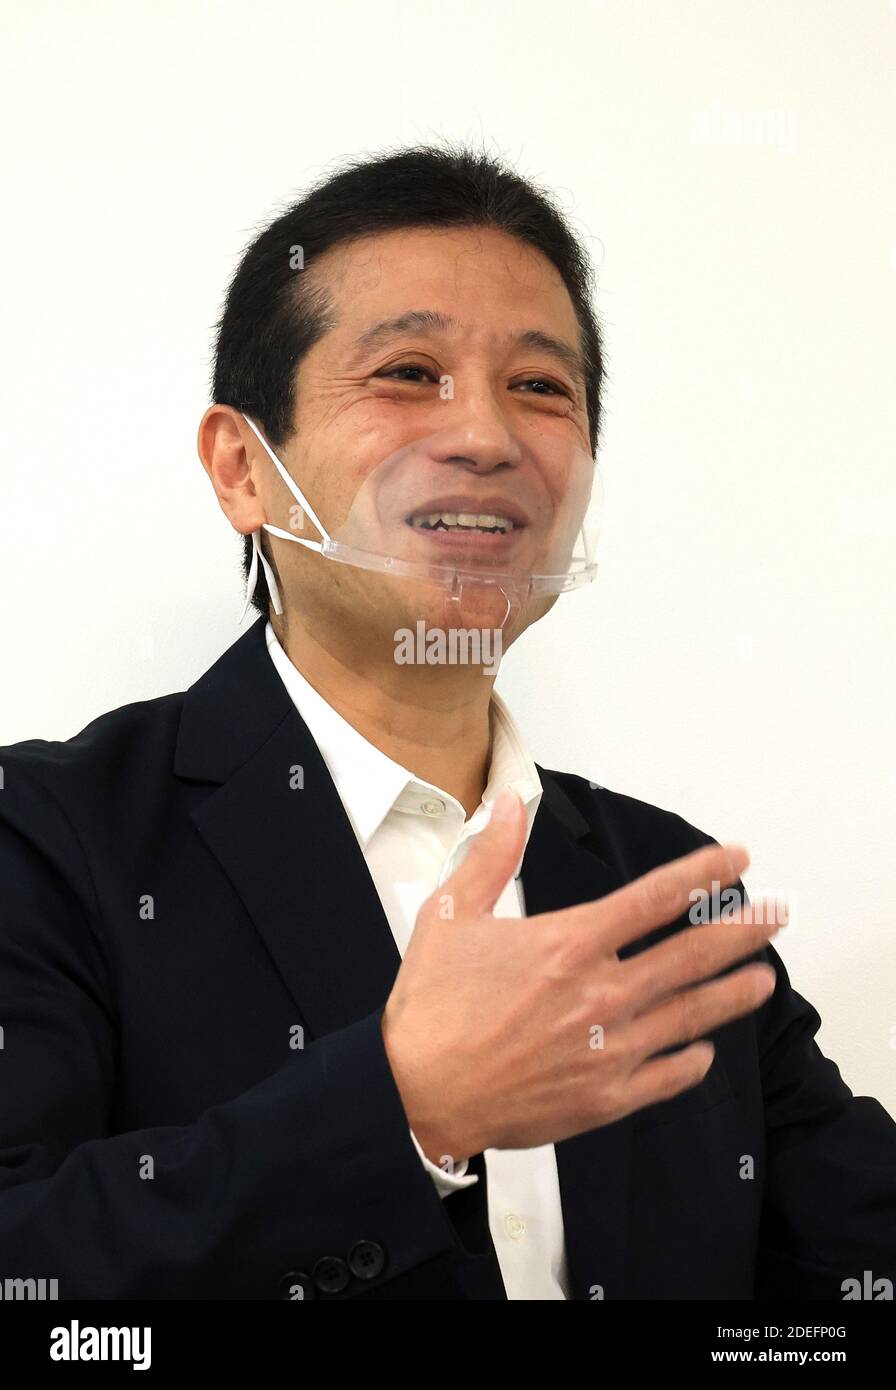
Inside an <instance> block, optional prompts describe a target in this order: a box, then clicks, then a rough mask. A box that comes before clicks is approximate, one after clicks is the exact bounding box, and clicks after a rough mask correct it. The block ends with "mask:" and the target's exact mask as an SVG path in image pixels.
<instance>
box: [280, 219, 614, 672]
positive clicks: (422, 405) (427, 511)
mask: <svg viewBox="0 0 896 1390" xmlns="http://www.w3.org/2000/svg"><path fill="white" fill-rule="evenodd" d="M300 273H302V274H305V275H308V276H310V277H311V278H312V280H313V282H314V284H315V285H316V286H317V285H320V286H323V287H324V288H325V289H326V291H327V293H328V295H329V297H330V299H331V302H332V306H333V318H334V320H335V326H334V327H333V328H332V329H331V330H330V331H328V332H326V333H325V334H324V336H323V337H322V338H321V339H320V340H319V341H318V342H317V343H316V344H315V345H314V347H313V348H311V349H310V351H309V352H308V353H307V354H306V355H305V357H304V358H303V360H302V362H301V364H300V366H299V370H298V375H297V382H296V407H295V415H294V425H295V432H294V434H293V436H292V437H291V439H290V440H289V442H288V443H287V444H285V445H284V446H283V447H282V448H281V449H280V450H279V451H278V453H279V456H280V458H281V459H282V461H283V463H284V464H285V465H286V467H287V468H288V469H289V471H290V473H291V474H292V476H293V477H294V478H296V480H297V481H298V483H299V485H300V487H301V488H302V490H303V492H304V493H305V495H306V497H307V498H308V501H309V503H310V504H311V506H312V507H313V508H314V510H315V511H316V512H317V514H318V516H319V517H320V518H321V521H322V522H323V524H324V525H325V526H326V528H327V531H328V532H329V534H330V535H331V536H334V537H336V538H344V539H346V540H348V541H349V542H350V543H351V544H352V545H354V546H356V547H358V548H360V549H366V550H369V551H374V552H376V553H378V554H382V553H385V554H389V555H394V556H396V557H397V558H399V559H402V560H407V561H410V562H412V563H414V564H415V565H417V566H419V565H427V566H429V565H437V566H439V567H453V566H459V567H462V568H472V569H474V570H476V571H484V572H489V571H490V570H495V571H500V572H502V573H504V572H511V573H514V574H520V575H526V574H531V573H540V572H544V571H545V569H551V567H552V566H553V567H556V562H557V558H558V555H562V554H563V552H564V549H565V548H566V550H567V551H568V544H567V541H569V543H571V535H570V528H572V534H574V533H575V532H576V531H577V529H578V524H579V523H580V521H581V514H582V512H583V510H584V506H585V503H586V502H587V486H586V482H587V484H588V485H590V473H589V470H590V468H591V459H592V454H591V446H590V438H589V428H588V414H587V408H586V395H585V378H584V368H583V364H582V359H581V349H580V331H579V326H578V322H577V320H576V316H575V312H574V309H573V306H572V301H571V299H570V297H569V294H568V292H567V290H566V287H565V285H564V284H563V281H562V279H561V277H560V275H559V274H558V272H557V271H556V270H555V268H554V267H553V266H552V265H551V263H550V262H549V261H548V260H547V259H546V258H545V257H544V256H542V255H541V254H540V253H539V252H537V251H535V250H534V249H533V248H531V247H529V246H527V245H525V244H524V243H522V242H519V241H517V240H516V239H515V238H513V237H510V236H507V235H506V234H505V233H503V232H498V231H494V230H492V229H487V228H478V227H477V228H463V229H447V230H445V229H432V228H412V229H409V230H404V231H395V232H388V233H384V234H382V235H377V236H370V237H365V238H363V239H359V240H357V241H355V242H351V243H345V244H343V245H341V246H339V247H336V248H334V249H333V250H332V251H330V252H328V253H326V254H325V255H324V256H322V257H321V258H320V259H319V260H318V261H317V263H316V265H315V266H313V267H309V268H308V269H307V270H306V271H304V272H300ZM446 378H447V380H448V383H449V385H448V386H447V388H446V385H445V382H446ZM586 475H588V476H587V478H586ZM258 486H259V492H260V494H261V498H262V501H263V503H264V506H265V509H266V513H267V519H268V521H269V522H271V523H272V524H274V525H278V526H281V527H283V528H284V529H286V528H288V527H289V516H290V508H291V507H292V506H293V505H294V499H293V498H292V496H291V494H290V493H289V491H288V490H287V488H286V486H285V484H284V483H283V481H282V479H280V478H279V476H278V475H277V474H276V471H275V470H274V469H273V468H271V467H267V468H265V467H264V466H262V469H261V472H260V481H259V484H258ZM293 529H294V528H293ZM294 533H295V534H300V535H303V536H304V537H306V538H308V539H314V538H316V531H315V530H314V527H313V525H312V523H311V522H310V521H309V520H308V519H307V518H305V520H304V525H303V529H302V530H301V531H294ZM272 544H273V547H274V550H275V553H276V559H277V565H278V570H279V573H280V577H281V588H282V590H283V592H284V595H285V601H286V604H287V607H288V609H289V610H294V611H297V612H299V613H301V615H302V621H303V622H304V623H305V624H306V625H307V626H308V627H309V629H310V631H311V632H312V634H313V635H314V636H316V637H317V638H318V640H322V641H325V642H326V645H331V644H332V643H331V638H332V634H333V632H334V631H335V632H338V633H339V634H340V636H341V637H343V638H344V639H346V640H349V641H351V642H352V643H354V644H355V645H356V646H357V645H358V644H360V647H361V649H362V650H364V649H366V650H368V651H371V650H372V645H379V646H381V647H382V649H383V650H385V649H386V648H387V649H388V650H389V651H390V652H391V651H393V649H394V640H395V633H396V631H397V630H398V629H400V628H408V627H410V628H413V627H414V625H415V624H416V623H417V621H418V620H420V619H423V620H424V622H425V623H426V625H427V627H430V628H431V627H437V628H438V627H443V626H445V625H446V623H448V624H451V622H452V619H451V617H450V615H451V614H452V613H453V614H455V615H460V618H461V625H463V626H468V627H472V626H475V627H498V626H500V625H501V622H502V619H503V618H504V615H505V612H506V598H505V596H504V594H503V593H502V592H501V589H500V587H497V586H490V585H480V584H475V585H467V584H465V586H464V590H463V602H462V606H461V607H460V608H459V609H458V608H457V607H455V608H452V607H451V606H450V605H448V604H447V603H446V594H445V591H444V590H443V589H442V588H441V587H440V586H439V585H438V584H436V583H434V582H430V581H428V580H424V579H420V578H399V577H396V576H394V575H386V574H382V573H377V572H374V571H371V570H365V569H358V568H355V567H354V566H349V565H343V564H336V563H332V562H329V561H322V560H321V558H320V556H316V555H314V554H313V553H312V552H309V551H307V550H305V549H304V548H303V547H300V546H295V545H290V544H288V543H286V542H282V541H276V540H274V541H273V542H272ZM554 601H555V599H554V597H544V596H540V597H536V596H533V597H531V598H529V599H528V600H527V601H526V602H524V603H522V604H521V606H520V607H518V608H514V610H513V611H512V614H511V619H510V622H509V624H508V625H507V626H506V627H505V630H504V634H503V645H504V647H505V649H506V647H507V646H508V645H509V643H510V642H511V641H512V640H514V638H515V637H517V636H518V635H519V633H520V632H522V631H523V630H524V629H525V627H527V626H528V625H529V624H530V623H531V622H533V621H534V620H535V619H536V618H538V617H540V616H541V615H542V614H543V613H545V612H547V610H548V609H549V608H550V607H551V606H552V604H553V602H554ZM454 625H458V624H457V619H456V618H455V620H454ZM328 634H329V636H328Z"/></svg>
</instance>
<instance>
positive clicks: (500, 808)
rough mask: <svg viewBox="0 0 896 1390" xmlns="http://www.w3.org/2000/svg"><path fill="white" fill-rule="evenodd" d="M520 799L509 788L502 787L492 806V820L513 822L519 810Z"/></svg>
mask: <svg viewBox="0 0 896 1390" xmlns="http://www.w3.org/2000/svg"><path fill="white" fill-rule="evenodd" d="M519 805H520V799H519V797H518V796H517V794H516V792H515V791H511V789H510V787H503V788H502V790H501V791H500V792H499V794H498V796H497V797H496V798H495V802H494V805H493V806H492V820H498V821H508V820H514V819H515V817H516V814H517V811H518V810H519Z"/></svg>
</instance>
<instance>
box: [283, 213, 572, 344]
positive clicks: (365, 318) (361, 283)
mask: <svg viewBox="0 0 896 1390" xmlns="http://www.w3.org/2000/svg"><path fill="white" fill-rule="evenodd" d="M310 269H311V268H310V267H309V270H310ZM314 279H315V281H316V282H317V283H320V284H321V285H322V286H324V287H326V289H327V290H328V291H329V294H330V296H331V298H332V300H333V303H334V307H335V310H336V320H335V326H334V330H333V335H335V336H337V337H338V338H342V337H344V336H345V337H348V336H351V335H353V334H355V333H357V332H358V331H359V330H361V329H363V328H364V327H365V326H367V324H368V323H369V322H371V321H373V320H374V319H377V318H381V317H385V316H391V315H396V316H397V315H400V314H402V313H405V312H407V310H408V309H409V308H413V309H418V308H424V307H425V308H426V309H427V310H431V311H434V312H435V313H436V314H442V315H444V316H445V317H446V318H451V319H453V320H454V321H455V322H456V323H457V325H458V328H457V330H456V331H457V332H460V333H468V334H470V335H476V334H480V335H487V333H488V330H489V329H493V330H496V329H498V328H500V331H501V333H502V335H503V333H504V332H506V331H507V330H512V329H513V328H515V327H525V328H531V327H533V326H534V327H540V328H542V329H544V330H545V331H549V332H553V333H559V334H562V335H563V336H564V337H566V339H567V340H568V341H569V342H570V343H571V344H577V343H578V341H579V325H578V321H577V319H576V315H575V310H574V308H573V304H572V300H571V299H570V297H569V292H568V290H567V289H566V286H565V285H564V283H563V280H562V278H561V276H560V274H559V272H558V271H557V269H556V267H555V266H553V265H552V264H551V262H550V261H549V260H548V259H547V257H546V256H544V255H542V253H541V252H540V251H537V250H536V249H535V248H534V247H532V246H529V245H527V244H526V243H525V242H521V241H519V240H517V238H516V237H512V236H509V235H507V233H505V232H500V231H497V230H495V229H494V228H491V227H451V228H442V227H411V228H403V229H401V230H397V231H389V232H384V233H380V234H377V235H375V236H365V237H360V238H358V239H357V240H356V241H351V242H344V243H342V244H340V245H339V246H336V247H333V248H331V249H330V250H329V251H327V252H325V253H324V255H322V256H321V257H320V258H319V260H318V261H317V264H316V267H315V270H314ZM327 336H332V335H327Z"/></svg>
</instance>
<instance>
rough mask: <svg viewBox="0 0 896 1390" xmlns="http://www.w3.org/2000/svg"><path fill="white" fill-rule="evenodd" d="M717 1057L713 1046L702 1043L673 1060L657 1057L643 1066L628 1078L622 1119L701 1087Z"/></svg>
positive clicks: (687, 1048) (677, 1053)
mask: <svg viewBox="0 0 896 1390" xmlns="http://www.w3.org/2000/svg"><path fill="white" fill-rule="evenodd" d="M715 1054H716V1050H715V1047H714V1046H713V1044H712V1043H711V1042H708V1041H705V1040H701V1041H700V1042H695V1043H692V1044H691V1046H690V1047H685V1048H682V1050H681V1051H680V1052H675V1053H673V1054H672V1055H671V1056H670V1057H657V1058H655V1059H653V1060H652V1061H649V1062H645V1063H643V1065H642V1066H640V1067H638V1068H637V1070H636V1071H634V1072H633V1073H632V1075H631V1077H630V1078H629V1084H628V1088H627V1092H626V1108H625V1109H624V1110H623V1111H622V1114H621V1115H620V1116H619V1118H620V1119H622V1118H623V1117H624V1116H625V1115H631V1114H632V1112H633V1111H635V1110H643V1108H644V1106H645V1105H656V1103H657V1102H658V1101H661V1100H671V1098H672V1096H677V1095H679V1094H680V1093H681V1092H682V1091H688V1090H690V1088H691V1087H692V1086H698V1085H699V1084H700V1082H701V1081H702V1080H703V1078H704V1077H705V1075H706V1073H707V1072H708V1071H709V1069H710V1067H711V1066H712V1064H713V1060H714V1058H715Z"/></svg>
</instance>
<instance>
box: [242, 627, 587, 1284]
mask: <svg viewBox="0 0 896 1390" xmlns="http://www.w3.org/2000/svg"><path fill="white" fill-rule="evenodd" d="M265 631H266V636H267V644H268V651H269V652H270V655H271V659H272V661H273V663H274V666H275V668H276V670H277V672H278V674H279V675H280V678H281V679H282V681H283V684H284V685H285V686H286V689H287V691H288V692H289V695H290V697H291V698H292V700H293V703H294V704H295V706H296V708H297V710H298V712H299V714H300V715H301V717H302V719H303V720H304V721H305V723H306V725H307V726H308V729H309V731H310V733H311V736H312V738H313V739H314V741H315V743H316V744H317V746H318V749H319V750H320V753H321V756H322V758H323V760H324V762H325V763H326V765H327V768H328V769H329V772H330V775H331V776H332V778H333V782H334V783H335V786H336V790H337V792H338V793H339V796H340V798H341V800H342V804H343V806H344V808H345V811H346V814H347V815H348V818H349V821H350V822H351V825H352V828H353V830H354V832H355V835H356V837H357V840H358V844H359V846H360V848H361V851H362V853H363V855H364V859H365V861H366V863H367V867H368V869H369V870H370V875H371V877H372V879H373V881H374V884H375V885H376V889H377V892H378V893H379V897H380V901H381V903H382V905H383V911H384V913H385V915H386V918H387V920H388V922H389V926H390V928H391V930H392V934H393V936H394V938H395V944H396V946H397V947H398V951H399V954H400V955H401V956H402V957H403V956H404V953H405V950H406V948H407V944H408V942H409V940H410V938H411V933H412V932H413V930H414V923H415V922H416V920H417V913H418V911H419V910H420V908H421V906H422V905H423V903H424V902H425V900H426V899H427V898H428V897H429V896H430V894H431V893H433V892H434V891H435V889H436V888H437V887H438V885H439V884H440V883H442V882H444V880H445V879H446V878H448V877H449V875H450V874H452V873H453V872H454V870H455V869H456V868H457V867H458V866H459V864H461V863H462V861H463V859H464V858H465V857H466V854H467V851H468V849H469V845H470V841H471V840H472V838H473V837H474V836H475V835H477V834H478V833H479V831H480V830H482V829H483V828H484V827H485V826H486V825H487V824H488V820H489V816H490V814H491V809H490V808H491V803H492V802H493V801H494V799H495V797H496V796H497V795H498V792H499V791H500V790H501V789H502V787H505V786H510V787H512V788H513V790H514V791H516V792H517V793H518V794H519V796H520V797H521V799H522V801H523V804H524V805H525V808H526V817H527V829H526V839H527V842H528V837H529V834H530V832H531V829H532V822H533V820H534V818H535V812H536V811H537V809H538V804H539V801H540V800H541V792H542V789H541V782H540V781H539V778H538V772H537V769H536V767H535V764H534V763H533V762H532V759H531V758H530V757H529V755H528V753H527V752H526V750H525V747H524V745H523V742H522V739H521V737H520V734H519V730H518V729H517V727H516V725H515V723H514V722H513V720H512V719H511V717H510V713H509V711H508V710H507V707H506V705H505V704H504V702H503V701H502V700H501V699H500V697H499V696H498V695H496V694H494V693H493V694H492V702H491V709H490V718H491V730H492V751H491V761H490V766H489V774H488V783H487V786H486V789H485V792H484V793H483V797H482V802H481V804H480V805H479V807H478V809H477V810H476V811H475V813H474V814H473V815H472V816H471V817H470V819H469V820H466V818H465V817H466V812H465V811H464V808H463V806H461V804H460V802H459V801H457V800H456V799H455V798H454V797H453V796H451V795H449V793H448V792H445V791H442V789H441V788H440V787H435V786H433V785H432V783H430V782H424V781H422V780H421V779H420V778H419V777H415V776H414V774H413V773H411V772H409V771H408V769H407V768H404V767H401V766H400V765H399V764H398V763H396V762H393V761H392V759H391V758H387V757H386V755H385V753H382V752H381V751H380V750H379V749H378V748H375V747H374V745H373V744H372V743H369V742H368V740H367V739H366V738H364V737H363V736H362V735H361V734H360V733H359V732H358V730H357V729H355V728H353V727H352V725H351V724H349V723H348V722H347V720H345V719H343V718H342V716H341V715H340V714H337V713H336V711H335V710H334V709H333V708H332V706H331V705H329V704H327V702H326V700H324V699H323V697H322V696H321V695H319V694H318V692H317V691H316V690H315V689H314V688H313V686H311V685H309V683H308V681H307V680H305V678H304V676H303V675H302V674H301V673H300V672H299V671H298V669H297V668H296V667H295V666H294V665H293V663H292V662H291V661H290V659H289V657H288V656H287V655H286V653H285V652H284V650H283V648H282V647H281V645H280V643H279V642H278V641H277V638H276V636H275V635H274V630H273V628H272V627H271V625H270V623H268V624H267V627H266V629H265ZM517 872H519V869H518V870H517ZM494 911H495V915H496V916H498V917H523V916H525V901H524V898H523V893H522V883H521V881H520V879H519V877H517V878H510V879H508V881H507V883H506V884H505V886H504V888H503V890H502V892H501V896H500V897H499V898H498V901H497V903H496V904H495V909H494ZM411 1139H412V1140H413V1142H414V1144H415V1146H416V1148H417V1152H418V1153H419V1154H420V1158H421V1161H422V1162H423V1163H424V1165H425V1167H426V1169H427V1171H428V1172H429V1173H430V1175H431V1176H432V1179H433V1182H434V1183H435V1185H436V1188H437V1190H438V1191H439V1193H440V1195H441V1196H442V1197H443V1198H445V1200H447V1201H450V1200H451V1193H452V1192H454V1191H456V1190H457V1189H459V1188H461V1187H467V1186H469V1185H470V1183H474V1182H478V1181H479V1179H478V1178H477V1177H476V1175H475V1174H467V1173H466V1166H467V1165H466V1163H463V1164H459V1165H458V1166H457V1167H456V1169H455V1171H454V1173H452V1174H448V1173H444V1172H443V1171H442V1170H441V1169H440V1168H438V1167H436V1165H435V1164H433V1163H431V1162H430V1161H429V1159H428V1158H426V1156H425V1155H424V1153H423V1151H422V1150H421V1148H420V1146H419V1144H417V1141H416V1138H415V1136H414V1135H413V1133H412V1134H411ZM483 1157H484V1160H485V1168H486V1181H487V1186H488V1220H489V1228H490V1231H491V1236H492V1240H493V1242H494V1246H495V1251H496V1253H497V1256H498V1263H499V1265H500V1268H501V1276H502V1278H503V1280H504V1287H505V1289H506V1291H507V1297H508V1298H509V1299H565V1298H569V1296H570V1294H569V1281H568V1274H567V1268H566V1252H565V1247H564V1235H563V1216H562V1212H561V1207H560V1185H559V1181H558V1177H557V1159H556V1155H555V1152H554V1146H553V1144H544V1145H541V1146H540V1147H539V1148H535V1149H486V1150H485V1152H484V1155H483Z"/></svg>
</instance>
